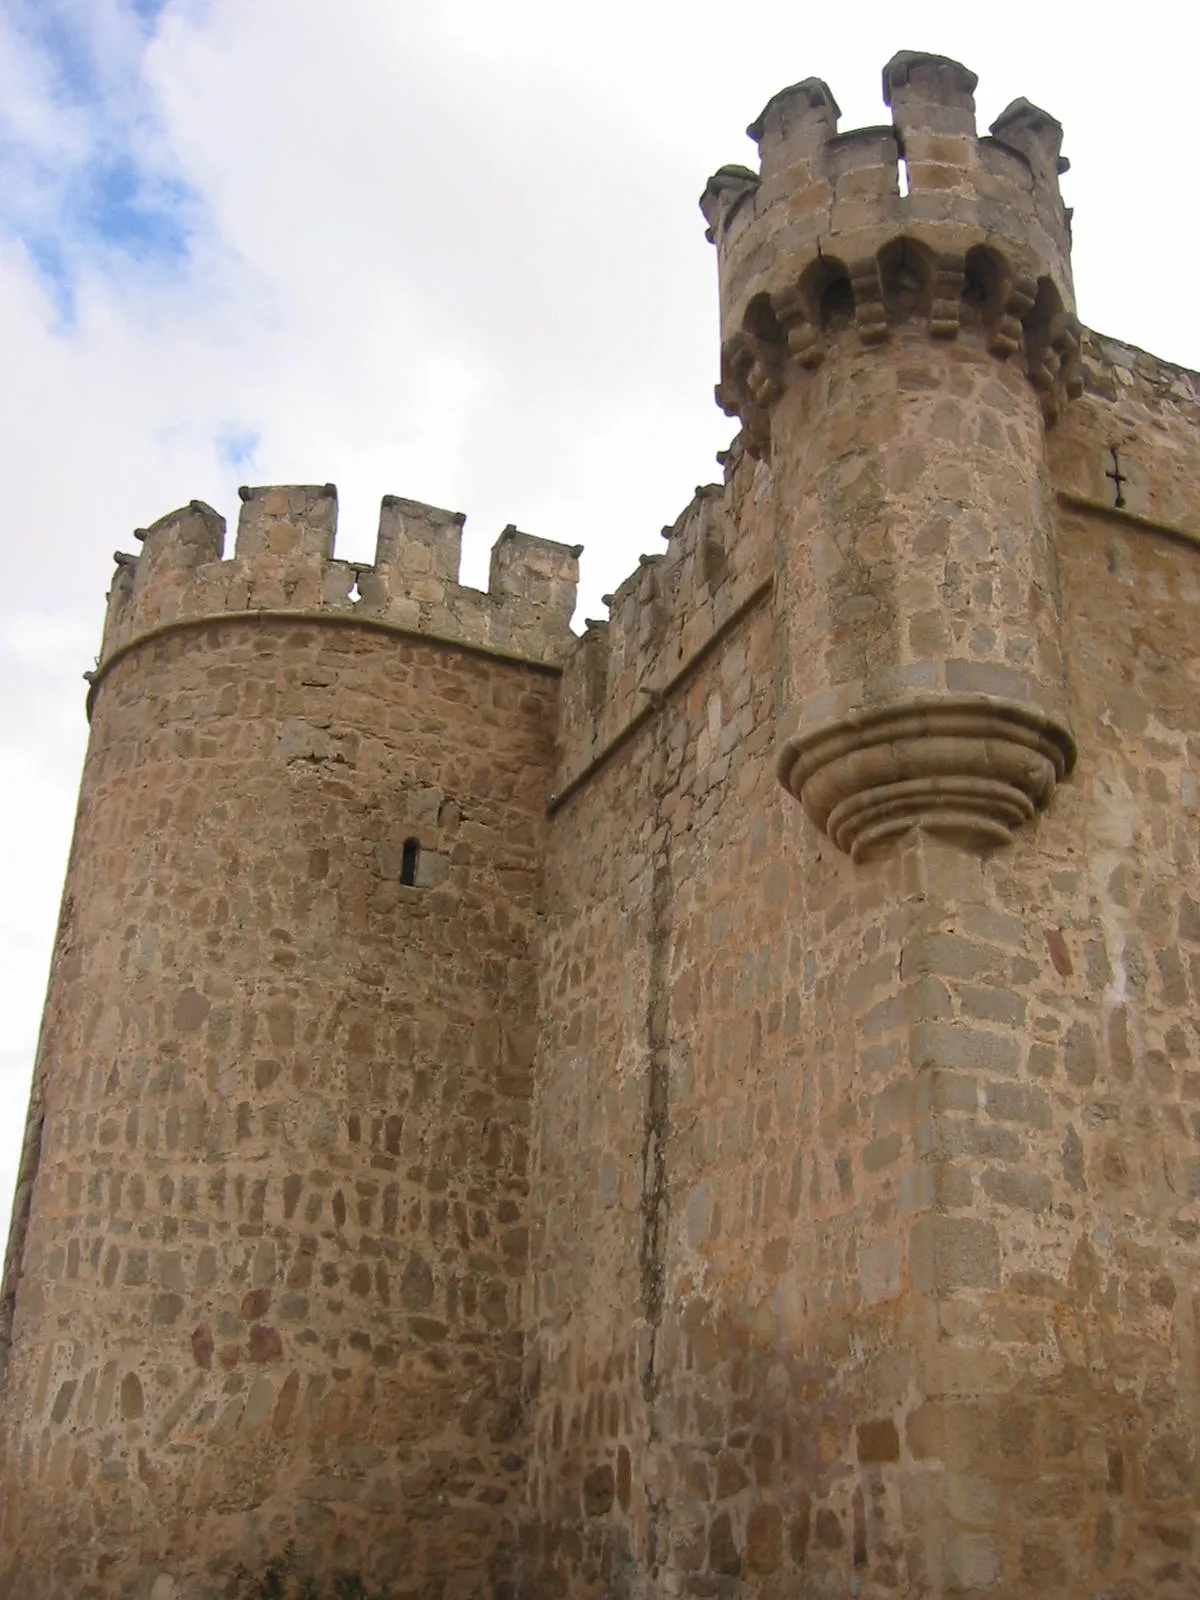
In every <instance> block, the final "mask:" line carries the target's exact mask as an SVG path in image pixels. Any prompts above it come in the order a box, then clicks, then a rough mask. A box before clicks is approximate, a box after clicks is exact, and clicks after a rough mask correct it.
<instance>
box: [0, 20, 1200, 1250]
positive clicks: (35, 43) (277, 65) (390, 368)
mask: <svg viewBox="0 0 1200 1600" xmlns="http://www.w3.org/2000/svg"><path fill="white" fill-rule="evenodd" d="M1196 15H1197V14H1196V10H1195V8H1194V7H1185V6H1183V5H1182V4H1179V5H1174V6H1172V5H1167V4H1164V3H1161V0H1147V3H1143V4H1142V5H1140V6H1139V7H1138V8H1137V11H1136V26H1134V25H1133V20H1132V16H1131V13H1130V11H1129V8H1128V7H1127V6H1122V7H1121V8H1120V9H1119V10H1118V8H1117V7H1115V6H1110V5H1106V4H1104V3H1103V0H1101V3H1099V4H1092V5H1091V6H1089V7H1088V8H1087V12H1086V20H1084V13H1083V10H1082V8H1081V7H1079V6H1077V5H1075V6H1068V5H1064V4H1061V3H1058V0H1048V3H1043V4H1042V5H1041V6H1040V7H1039V8H1038V10H1037V12H1036V14H1035V13H1028V12H1023V11H1022V12H1014V13H1012V14H1011V15H1009V14H1005V15H1004V16H1003V17H1001V18H1000V20H999V22H997V21H996V19H995V15H994V13H993V12H991V11H989V10H988V9H987V8H980V7H970V6H964V5H962V3H961V0H955V3H954V4H953V5H950V4H932V3H929V4H924V5H922V6H918V7H901V6H898V5H896V4H894V3H893V4H890V5H886V6H885V5H882V4H876V3H874V0H865V3H860V4H859V5H856V6H855V7H853V8H852V9H850V8H844V7H837V6H820V7H816V6H800V5H796V4H794V3H792V4H784V3H781V0H757V3H756V4H755V5H754V7H752V8H746V7H742V6H736V5H733V4H724V5H718V4H715V3H712V0H690V3H688V4H683V3H676V4H670V3H664V0H606V3H605V4H604V5H602V6H591V5H584V4H577V5H570V4H563V3H562V0H557V3H549V0H544V3H543V0H505V3H501V0H0V374H2V379H0V484H2V485H3V490H4V493H3V500H4V508H5V524H6V526H5V529H4V539H5V542H6V548H7V550H8V557H7V564H6V570H7V572H8V579H7V582H6V583H5V584H4V586H3V589H2V590H0V805H2V806H3V808H4V812H5V816H4V827H3V833H2V834H0V837H2V838H3V841H4V851H5V862H4V882H5V891H6V892H5V894H4V895H3V896H2V897H0V1228H5V1227H6V1225H7V1224H6V1216H7V1206H8V1203H9V1197H10V1195H11V1191H12V1187H13V1182H14V1179H15V1172H16V1162H17V1155H18V1151H19V1146H20V1139H21V1131H22V1124H23V1119H24V1106H25V1099H26V1095H27V1091H28V1083H29V1074H30V1068H31V1064H32V1059H33V1053H34V1048H35V1042H36V1035H37V1026H38V1019H39V1015H40V1011H41V1004H42V996H43V991H44V987H45V981H46V971H47V967H48V963H49V952H50V946H51V942H52V939H53V933H54V924H55V920H56V917H57V910H58V900H59V895H60V892H61V884H62V876H63V871H64V868H65V863H66V855H67V849H68V846H69V842H70V830H71V820H72V814H73V810H74V802H75V791H76V786H77V782H78V775H79V768H80V764H81V762H82V759H83V752H84V746H85V741H86V734H87V729H86V723H85V719H84V711H83V696H84V684H83V681H82V676H81V675H82V673H83V672H84V671H85V670H86V669H87V668H88V667H90V666H91V665H92V664H93V659H94V656H95V653H96V650H97V648H98V644H99V638H100V627H101V621H102V615H103V606H104V595H105V592H106V590H107V587H108V582H109V577H110V575H111V572H112V552H113V551H114V550H115V549H126V550H133V549H136V545H135V544H134V543H133V541H132V538H131V530H132V529H133V528H135V527H143V526H145V525H146V524H148V523H150V522H152V521H153V520H155V519H156V518H157V517H158V516H160V515H162V514H163V513H165V512H166V511H168V510H171V509H172V508H173V507H175V506H178V505H181V504H183V503H185V502H186V501H188V500H190V499H192V498H200V499H203V500H207V501H209V502H210V503H211V504H213V505H214V506H216V507H217V508H218V509H219V510H220V511H222V512H223V513H224V515H225V516H226V517H227V518H228V519H229V523H230V527H231V529H232V527H233V525H234V523H235V520H236V511H237V504H238V502H237V493H236V491H237V486H238V485H239V484H241V483H258V484H262V483H288V482H291V483H325V482H329V481H332V482H335V483H336V484H337V485H338V488H339V493H340V522H341V525H340V531H339V537H338V552H339V554H341V555H344V556H347V557H349V558H351V559H356V560H369V559H370V558H371V555H372V552H373V546H374V532H375V526H376V522H377V518H378V505H379V500H380V497H381V496H382V495H384V494H387V493H391V494H400V495H406V496H409V497H411V498H414V499H419V500H425V501H429V502H431V503H433V504H435V505H442V506H446V507H448V508H450V509H453V510H461V511H465V512H466V513H467V516H468V521H467V530H466V541H465V558H464V577H465V580H466V581H468V582H473V583H477V584H481V585H482V584H485V583H486V563H487V551H488V549H489V547H490V545H491V542H492V540H493V539H494V538H495V536H496V534H497V533H498V532H499V531H500V529H501V528H502V527H503V526H504V525H505V524H506V523H510V522H515V523H516V524H517V525H518V526H519V527H521V528H523V529H525V530H526V531H527V532H530V533H536V534H541V535H544V536H546V537H548V538H554V539H561V540H563V541H565V542H566V543H569V544H577V543H578V544H583V545H584V547H585V553H584V556H583V561H582V568H583V578H582V584H581V606H580V615H581V616H583V615H591V616H601V615H603V614H604V613H603V608H602V606H601V602H600V599H599V596H600V595H601V594H602V593H605V592H607V591H608V590H611V589H613V588H615V587H616V585H617V584H618V583H619V582H620V580H621V579H622V578H623V577H624V576H625V575H626V574H627V572H628V571H629V570H630V569H631V568H632V567H633V566H634V565H635V564H636V561H637V556H638V554H639V553H640V552H641V551H643V550H656V549H661V539H660V529H661V528H662V526H663V525H664V524H665V523H669V522H671V521H673V520H674V518H675V516H676V515H677V514H678V512H679V511H680V510H681V509H682V508H683V506H684V504H685V503H686V502H687V500H688V499H689V498H690V495H691V492H692V489H693V486H694V485H696V484H698V483H703V482H707V481H710V480H711V479H712V478H713V477H714V476H715V475H716V472H717V469H716V467H715V463H714V460H713V456H714V452H715V451H716V450H718V449H720V448H722V447H723V446H724V445H725V444H727V443H728V440H729V437H730V433H731V424H730V422H729V421H728V420H727V419H726V418H725V417H723V416H722V415H721V414H720V413H719V412H718V411H717V409H716V407H715V405H714V403H713V399H712V386H713V383H714V381H715V378H716V375H717V354H718V352H717V331H716V269H715V260H714V257H713V253H712V250H711V247H710V246H709V245H708V244H706V243H705V240H704V234H703V221H702V219H701V217H700V214H699V211H698V209H697V204H696V202H697V197H698V195H699V194H700V191H701V189H702V187H703V185H704V181H705V179H706V177H707V176H708V174H709V173H710V172H712V171H714V170H715V169H716V168H717V167H718V166H720V165H722V164H723V163H725V162H733V161H739V162H746V163H752V161H753V157H754V148H753V146H752V144H751V143H750V142H749V141H748V139H747V138H746V136H745V132H744V130H745V128H746V125H747V124H748V123H749V122H750V121H751V120H752V118H753V117H754V116H755V115H756V114H757V113H758V111H759V110H760V109H761V108H762V106H763V104H764V103H765V102H766V101H767V99H769V98H770V96H771V95H772V94H773V93H775V91H776V90H778V89H780V88H782V87H783V86H785V85H786V84H788V83H793V82H796V81H797V80H799V79H801V78H805V77H809V76H818V77H823V78H825V79H826V80H827V82H828V83H829V84H830V86H831V88H832V89H833V92H834V94H835V96H836V98H837V99H838V101H839V103H840V105H841V107H842V112H843V116H842V124H841V126H842V128H843V129H847V128H852V127H856V126H862V125H864V124H869V123H878V122H882V121H886V120H887V113H886V111H885V110H884V107H883V105H882V100H881V94H880V69H881V68H882V66H883V63H884V62H885V61H886V60H887V59H888V58H889V57H890V56H891V55H892V54H894V52H895V51H896V50H898V49H902V48H903V49H923V50H930V51H936V52H938V53H941V54H944V55H950V56H954V57H956V58H957V59H959V60H961V61H963V62H965V63H966V64H967V65H968V66H969V67H971V68H972V69H973V70H974V71H976V72H977V73H978V74H979V78H980V83H979V88H978V91H977V94H976V100H977V104H978V108H979V126H980V129H981V131H982V130H983V129H984V128H986V125H987V124H988V123H990V122H991V121H993V120H994V118H995V117H996V115H997V114H998V113H999V112H1000V111H1001V110H1002V108H1003V107H1004V106H1005V105H1007V104H1008V102H1009V101H1010V100H1012V99H1014V98H1016V97H1017V96H1022V95H1023V96H1025V97H1026V98H1028V99H1030V100H1032V101H1034V102H1035V103H1036V104H1038V105H1041V106H1043V107H1044V108H1045V109H1046V110H1048V111H1050V112H1052V113H1053V114H1054V115H1055V116H1057V117H1058V118H1059V119H1060V121H1062V122H1063V124H1064V125H1065V128H1066V137H1065V141H1064V151H1065V153H1066V154H1067V155H1068V156H1069V157H1070V158H1071V162H1072V168H1071V171H1070V173H1069V174H1068V175H1067V177H1066V178H1064V180H1063V189H1064V194H1065V197H1066V200H1067V203H1068V204H1069V205H1071V206H1073V207H1074V208H1075V219H1074V231H1075V278H1076V289H1077V295H1078V303H1079V311H1080V315H1081V317H1082V318H1083V320H1084V321H1085V322H1086V323H1087V324H1088V325H1089V326H1091V327H1093V328H1097V329H1099V330H1101V331H1103V332H1105V333H1109V334H1112V335H1114V336H1116V337H1119V338H1122V339H1124V340H1126V341H1127V342H1129V343H1131V344H1136V345H1139V346H1141V347H1142V348H1145V349H1148V350H1151V351H1153V352H1154V353H1155V354H1157V355H1160V356H1164V357H1166V358H1168V359H1170V360H1173V361H1176V362H1178V363H1180V364H1181V365H1184V366H1191V367H1193V368H1195V367H1200V318H1198V317H1197V314H1196V312H1195V311H1194V309H1193V304H1192V301H1191V299H1190V296H1189V295H1188V294H1186V293H1185V292H1184V291H1185V285H1186V280H1187V277H1188V274H1189V272H1190V264H1191V263H1192V262H1193V261H1194V260H1195V259H1196V258H1197V248H1196V247H1197V244H1198V243H1200V222H1198V221H1197V220H1196V219H1197V214H1198V213H1197V208H1196V206H1195V203H1194V200H1193V198H1192V197H1193V196H1194V193H1195V190H1196V180H1195V177H1194V175H1193V173H1192V171H1191V168H1190V164H1189V163H1190V160H1191V159H1192V151H1193V146H1194V137H1193V132H1192V125H1191V124H1192V97H1193V95H1194V92H1195V91H1194V87H1193V82H1192V78H1193V63H1194V59H1195V54H1196V50H1195V47H1196V44H1197V42H1198V35H1200V23H1198V22H1197V20H1196ZM1181 311H1182V315H1181V314H1180V313H1181ZM230 542H232V540H231V541H230Z"/></svg>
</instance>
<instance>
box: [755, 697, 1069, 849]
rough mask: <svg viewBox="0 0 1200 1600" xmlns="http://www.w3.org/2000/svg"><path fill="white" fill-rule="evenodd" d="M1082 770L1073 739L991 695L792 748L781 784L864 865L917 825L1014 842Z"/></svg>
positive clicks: (907, 710) (812, 736) (896, 713)
mask: <svg viewBox="0 0 1200 1600" xmlns="http://www.w3.org/2000/svg"><path fill="white" fill-rule="evenodd" d="M1074 762H1075V741H1074V739H1073V738H1072V736H1071V733H1070V731H1069V730H1068V729H1067V728H1066V727H1064V726H1063V725H1061V724H1060V723H1058V722H1055V721H1053V720H1051V719H1050V718H1049V717H1047V716H1044V715H1042V714H1041V713H1039V712H1038V711H1036V710H1035V709H1033V708H1031V707H1029V706H1022V705H1017V704H1015V703H1012V704H1006V703H1005V702H1004V701H1002V700H998V699H992V698H985V697H982V696H979V697H971V696H959V697H953V698H951V697H947V698H945V699H942V700H939V701H920V700H913V701H909V702H907V703H903V702H902V703H900V704H894V705H889V706H885V707H882V708H879V709H874V710H864V711H862V712H860V713H856V714H853V715H851V716H848V717H846V718H845V719H843V720H841V721H839V722H835V723H832V724H827V725H826V726H824V727H822V728H819V729H817V730H816V731H815V732H812V733H807V734H803V735H801V736H799V737H797V738H795V739H791V740H789V741H788V742H787V743H786V744H785V745H784V746H783V749H782V750H781V752H780V755H779V761H778V772H779V778H780V781H781V782H782V783H783V785H784V787H785V788H786V789H787V790H789V791H790V793H792V794H793V795H795V796H796V798H797V799H798V800H799V801H800V802H801V803H802V804H803V806H804V809H805V811H806V812H807V813H808V815H809V816H810V817H811V818H812V820H813V822H815V823H816V825H817V827H819V828H820V829H821V830H822V831H823V832H825V833H827V834H828V835H829V837H830V838H831V839H832V840H833V841H834V843H835V844H836V845H837V846H838V847H839V848H840V849H842V850H845V851H846V852H847V853H848V854H849V856H850V857H851V859H852V860H854V861H860V860H862V859H864V858H865V857H866V856H868V855H870V854H871V853H872V852H874V851H878V850H879V849H880V848H882V847H884V846H886V845H888V844H890V843H891V842H892V840H893V839H895V838H896V837H897V836H898V835H900V834H903V833H907V832H908V831H909V830H910V829H912V828H922V829H924V830H925V831H926V832H928V833H937V834H941V835H943V836H946V837H949V838H952V839H954V840H956V841H957V842H959V843H962V844H965V845H968V846H969V847H971V848H973V849H982V848H987V847H989V846H992V845H1002V844H1007V843H1008V841H1009V839H1010V838H1011V837H1012V834H1013V833H1014V832H1015V830H1016V829H1017V828H1019V827H1020V826H1021V824H1022V823H1024V822H1027V821H1029V819H1030V818H1031V817H1032V816H1033V815H1034V813H1035V812H1036V811H1039V810H1041V809H1042V808H1043V807H1044V806H1045V805H1046V804H1047V803H1048V802H1049V800H1050V797H1051V795H1052V794H1053V792H1054V787H1055V784H1056V783H1058V782H1059V781H1060V780H1061V779H1062V778H1063V777H1064V776H1065V775H1066V773H1067V772H1069V771H1070V769H1071V767H1072V766H1073V765H1074Z"/></svg>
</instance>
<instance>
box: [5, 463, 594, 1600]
mask: <svg viewBox="0 0 1200 1600" xmlns="http://www.w3.org/2000/svg"><path fill="white" fill-rule="evenodd" d="M242 498H243V502H244V504H243V506H242V513H241V520H240V526H239V533H238V542H237V554H236V557H235V559H233V560H228V561H226V560H222V559H221V556H222V545H223V538H224V523H223V521H222V519H221V518H220V517H218V516H217V515H216V513H214V512H212V511H211V510H209V508H208V507H206V506H204V505H202V504H200V503H199V502H193V504H192V505H191V506H190V507H187V508H185V509H184V510H182V511H179V512H177V513H175V514H173V515H171V516H169V517H166V518H164V519H163V520H162V521H160V522H158V523H156V524H155V525H154V526H153V527H152V528H150V529H149V530H148V531H147V532H146V533H145V534H144V535H142V537H143V541H144V543H143V550H142V554H141V555H140V556H139V557H138V558H137V559H136V560H135V558H134V557H132V556H123V557H118V563H119V564H118V569H117V573H116V578H115V582H114V585H113V590H112V594H111V596H110V604H109V613H108V621H107V625H106V629H105V637H104V644H103V648H102V652H101V656H100V661H99V665H98V669H97V671H96V672H95V673H94V674H92V675H91V677H92V684H91V693H90V713H91V722H92V727H91V741H90V745H89V751H88V756H87V761H86V767H85V771H84V776H83V784H82V792H81V799H80V806H79V814H78V820H77V825H76V833H75V839H74V845H73V849H72V855H71V861H70V868H69V872H68V876H67V882H66V890H65V896H64V903H63V911H62V918H61V925H60V929H59V934H58V942H57V948H56V952H55V956H54V964H53V971H52V976H51V982H50V992H49V997H48V1002H47V1010H46V1018H45V1023H44V1028H43V1035H42V1041H41V1047H40V1052H39V1058H38V1063H37V1069H36V1076H35V1088H34V1099H33V1107H32V1111H31V1116H30V1124H29V1135H28V1138H27V1148H26V1159H25V1165H24V1170H23V1172H22V1176H21V1185H20V1190H19V1193H18V1197H17V1206H16V1213H15V1220H14V1226H13V1235H12V1240H11V1244H10V1250H9V1258H8V1264H7V1272H6V1283H5V1299H4V1313H5V1320H6V1333H7V1341H6V1348H5V1352H4V1353H5V1356H6V1363H7V1370H6V1375H5V1379H4V1388H3V1396H2V1403H0V1430H2V1439H0V1444H2V1452H3V1457H2V1478H0V1482H2V1484H3V1496H4V1503H3V1534H2V1540H0V1593H3V1594H5V1595H7V1596H9V1597H11V1600H33V1597H34V1596H36V1597H38V1600H68V1597H69V1600H83V1597H85V1596H96V1597H109V1596H112V1597H116V1596H120V1597H122V1600H125V1597H133V1596H138V1597H141V1600H146V1597H149V1596H152V1597H153V1600H174V1597H182V1600H202V1597H210V1596H212V1597H215V1596H217V1595H221V1596H230V1595H242V1594H246V1595H250V1594H262V1593H266V1592H267V1590H266V1589H265V1588H262V1587H259V1586H258V1585H260V1584H261V1583H263V1582H265V1581H266V1579H267V1574H268V1573H269V1572H270V1570H271V1563H272V1562H275V1563H277V1564H278V1563H280V1562H283V1563H284V1564H285V1565H286V1564H287V1563H288V1562H289V1561H290V1562H291V1563H292V1564H293V1565H294V1568H295V1574H296V1581H297V1582H301V1581H302V1580H303V1578H304V1577H305V1575H306V1574H307V1575H309V1576H311V1577H312V1578H314V1579H315V1580H316V1581H317V1582H318V1584H319V1585H320V1592H321V1593H330V1592H332V1583H333V1579H334V1578H335V1577H336V1575H337V1574H339V1573H340V1574H344V1575H345V1576H346V1577H347V1578H350V1577H357V1578H359V1579H360V1580H361V1581H362V1583H363V1584H364V1585H365V1586H366V1589H367V1591H368V1592H371V1593H375V1592H378V1590H379V1588H380V1587H381V1585H382V1583H383V1582H384V1580H386V1581H387V1582H389V1583H394V1582H396V1581H398V1580H399V1579H401V1578H405V1579H406V1580H407V1581H410V1582H411V1583H412V1585H413V1592H416V1591H417V1589H419V1588H421V1586H422V1584H423V1583H424V1582H425V1580H426V1578H427V1577H428V1575H430V1574H437V1576H438V1580H439V1582H445V1583H452V1582H458V1583H459V1584H460V1586H461V1592H470V1593H472V1594H488V1595H491V1594H495V1593H503V1592H504V1584H505V1582H506V1578H505V1574H506V1572H507V1570H508V1561H509V1557H510V1553H511V1551H510V1546H511V1533H512V1510H513V1506H514V1503H515V1484H516V1481H517V1478H518V1477H519V1471H520V1467H521V1464H522V1456H521V1449H520V1438H519V1415H520V1412H519V1403H518V1399H519V1389H520V1375H521V1361H520V1335H519V1325H520V1319H521V1295H522V1288H521V1284H522V1275H523V1272H524V1268H525V1230H524V1227H523V1196H524V1188H525V1182H526V1178H525V1144H526V1136H525V1122H526V1113H527V1105H528V1097H529V1087H530V1086H529V1070H530V1061H531V1054H532V1031H531V1026H530V1018H531V1015H532V1012H533V1008H534V1004H535V979H534V971H533V966H532V952H531V950H530V931H531V927H532V923H533V882H534V873H535V866H536V860H537V853H538V849H539V840H540V832H539V830H540V828H541V826H542V820H541V819H542V815H543V804H544V796H545V793H546V790H547V788H548V786H549V782H548V764H549V761H550V756H551V748H552V737H553V728H552V714H553V705H554V690H555V674H554V663H555V662H556V661H557V660H558V658H559V657H560V656H561V653H562V652H563V650H564V649H565V647H566V645H567V643H568V641H569V638H570V635H569V632H568V628H567V623H568V620H569V617H570V613H571V609H572V606H573V603H574V582H575V576H576V566H577V563H576V556H577V554H578V552H576V551H570V550H566V549H564V548H563V547H561V546H558V545H552V544H549V543H547V542H545V541H542V540H537V539H531V538H529V537H528V536H526V535H524V534H518V533H516V531H515V530H506V533H505V534H504V535H503V536H502V538H501V540H500V542H499V544H498V545H497V547H496V551H495V553H494V556H493V565H492V582H491V589H490V592H488V593H479V592H476V591H474V590H470V589H465V588H461V587H460V586H459V585H458V583H457V569H458V553H459V539H460V533H461V523H462V518H461V517H458V516H453V515H451V514H449V513H446V512H439V511H435V510H432V509H431V508H429V507H424V506H420V505H417V504H416V503H414V502H410V501H402V500H396V499H388V500H386V501H385V502H384V508H383V513H382V519H381V525H380V536H379V547H378V555H377V560H376V562H375V565H374V566H373V567H356V566H352V565H350V564H348V563H346V562H344V561H339V560H336V559H335V558H334V554H333V539H334V525H335V518H336V499H335V496H334V492H333V489H332V487H330V486H327V487H325V488H312V489H307V488H289V489H268V490H244V491H243V492H242ZM289 1545H291V1546H292V1547H293V1554H291V1555H288V1554H285V1552H287V1549H288V1546H289ZM276 1570H277V1571H280V1570H281V1569H280V1568H279V1567H278V1565H277V1566H276ZM289 1592H290V1590H289Z"/></svg>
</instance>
